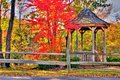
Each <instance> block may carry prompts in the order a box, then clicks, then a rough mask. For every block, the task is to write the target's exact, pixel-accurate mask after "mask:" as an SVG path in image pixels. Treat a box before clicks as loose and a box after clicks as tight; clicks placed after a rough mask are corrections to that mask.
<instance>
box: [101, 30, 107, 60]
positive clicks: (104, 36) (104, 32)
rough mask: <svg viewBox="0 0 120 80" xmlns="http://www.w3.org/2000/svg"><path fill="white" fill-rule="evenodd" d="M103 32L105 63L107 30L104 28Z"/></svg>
mask: <svg viewBox="0 0 120 80" xmlns="http://www.w3.org/2000/svg"><path fill="white" fill-rule="evenodd" d="M102 31H103V53H104V60H103V61H104V62H106V61H107V60H106V29H105V28H102Z"/></svg>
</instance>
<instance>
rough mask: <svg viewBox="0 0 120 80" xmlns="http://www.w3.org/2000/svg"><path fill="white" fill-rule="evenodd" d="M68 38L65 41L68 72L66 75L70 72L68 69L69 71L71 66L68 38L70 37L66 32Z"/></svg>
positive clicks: (69, 41)
mask: <svg viewBox="0 0 120 80" xmlns="http://www.w3.org/2000/svg"><path fill="white" fill-rule="evenodd" d="M67 35H68V38H67V40H66V43H67V46H66V55H67V56H66V58H67V70H68V73H69V72H70V69H71V64H70V44H71V40H70V37H71V34H70V32H69V31H68V34H67Z"/></svg>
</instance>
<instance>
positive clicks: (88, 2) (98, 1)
mask: <svg viewBox="0 0 120 80" xmlns="http://www.w3.org/2000/svg"><path fill="white" fill-rule="evenodd" d="M106 1H107V0H74V3H73V5H72V6H73V7H74V8H75V9H76V12H77V13H79V12H80V11H81V10H82V9H84V8H86V7H87V8H90V9H92V10H94V9H96V8H97V7H100V6H105V5H106V4H105V2H106Z"/></svg>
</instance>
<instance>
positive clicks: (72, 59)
mask: <svg viewBox="0 0 120 80" xmlns="http://www.w3.org/2000/svg"><path fill="white" fill-rule="evenodd" d="M70 60H71V62H72V61H80V58H79V57H77V56H75V57H71V59H70ZM59 61H66V57H65V56H63V57H60V58H59ZM56 67H59V66H58V65H42V64H39V65H38V66H37V68H38V69H42V70H47V69H53V68H56ZM78 67H79V64H72V65H71V68H78Z"/></svg>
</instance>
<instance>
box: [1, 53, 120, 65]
mask: <svg viewBox="0 0 120 80" xmlns="http://www.w3.org/2000/svg"><path fill="white" fill-rule="evenodd" d="M0 54H19V55H20V54H26V55H32V54H37V55H57V56H66V53H36V52H0ZM82 54H84V53H78V52H77V53H71V55H70V56H72V55H78V56H80V55H82ZM84 55H85V54H84ZM89 55H95V54H89ZM97 55H98V54H97ZM99 55H100V54H99ZM118 55H119V54H118ZM106 56H111V55H106ZM67 58H68V57H66V60H67V61H44V60H26V59H0V63H25V64H27V63H28V64H44V65H63V66H65V65H67V66H68V64H69V65H71V64H79V65H117V66H120V62H92V61H87V62H86V61H76V62H75V61H74V62H72V61H68V59H67ZM68 67H69V66H68Z"/></svg>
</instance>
